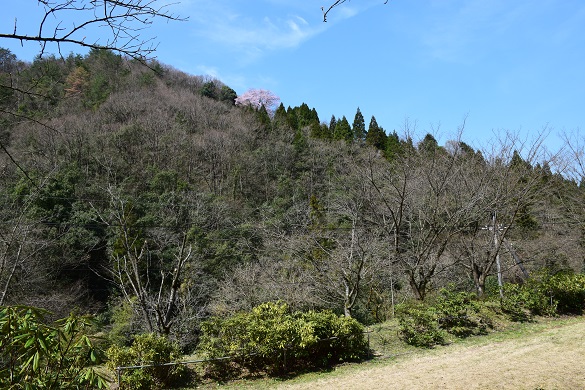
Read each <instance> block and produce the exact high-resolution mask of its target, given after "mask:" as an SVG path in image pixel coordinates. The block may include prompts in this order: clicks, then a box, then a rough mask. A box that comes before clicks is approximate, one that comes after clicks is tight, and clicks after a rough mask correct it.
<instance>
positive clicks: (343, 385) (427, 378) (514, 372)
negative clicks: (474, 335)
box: [279, 318, 585, 390]
mask: <svg viewBox="0 0 585 390" xmlns="http://www.w3.org/2000/svg"><path fill="white" fill-rule="evenodd" d="M548 325H549V326H546V327H542V328H540V330H538V331H532V332H529V333H526V334H522V335H521V336H520V337H517V338H506V337H504V338H502V339H500V340H498V339H496V341H493V340H492V341H490V342H489V343H482V342H476V343H462V344H454V345H451V346H447V347H440V348H438V349H436V350H433V351H429V352H426V353H423V354H414V355H409V356H403V357H399V358H397V359H396V360H394V361H392V362H388V363H387V364H386V363H384V364H373V365H366V366H362V367H359V366H352V367H349V368H342V369H341V370H338V372H336V373H335V374H334V375H325V376H324V377H322V378H318V379H315V380H310V379H309V380H307V379H308V378H305V379H301V380H300V381H298V382H297V381H296V380H295V381H293V382H289V383H286V384H281V386H279V388H283V389H319V390H326V389H368V390H374V389H531V390H534V389H585V319H584V318H581V319H580V320H575V321H568V322H565V321H560V322H558V323H555V322H552V323H550V324H548Z"/></svg>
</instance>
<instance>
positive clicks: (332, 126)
mask: <svg viewBox="0 0 585 390" xmlns="http://www.w3.org/2000/svg"><path fill="white" fill-rule="evenodd" d="M335 126H337V118H335V115H331V119H330V120H329V134H330V136H331V138H333V134H334V133H335Z"/></svg>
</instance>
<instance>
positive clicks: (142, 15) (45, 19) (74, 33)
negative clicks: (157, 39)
mask: <svg viewBox="0 0 585 390" xmlns="http://www.w3.org/2000/svg"><path fill="white" fill-rule="evenodd" d="M38 5H39V6H40V7H42V8H43V12H42V13H41V17H40V20H38V22H37V23H36V27H37V28H36V30H35V31H30V32H29V31H20V25H19V23H18V20H16V19H15V20H14V25H13V26H11V27H10V30H7V31H3V32H0V39H12V40H17V41H20V42H25V41H32V42H38V43H39V44H40V55H41V56H42V55H43V54H44V53H45V51H46V50H47V46H48V45H49V44H55V45H56V46H57V50H58V52H59V54H61V46H62V45H63V44H73V45H77V46H82V47H87V48H90V49H107V50H112V51H115V52H118V53H120V54H122V55H126V56H129V57H132V58H137V59H144V58H148V57H149V56H151V55H152V54H153V53H154V51H155V50H156V45H155V44H154V43H153V39H152V38H143V37H142V35H141V34H142V31H143V30H144V29H145V28H147V27H148V26H149V25H150V24H152V23H153V21H154V20H155V19H166V20H184V19H182V18H181V17H179V16H177V15H174V14H172V13H170V12H169V11H168V8H169V6H170V5H171V4H169V3H167V2H161V1H159V0H93V1H86V0H38ZM69 19H73V20H75V22H72V21H70V20H69ZM7 27H8V26H7ZM94 31H97V32H98V33H96V34H95V35H96V37H95V38H91V37H88V33H89V34H90V36H91V35H93V32H94Z"/></svg>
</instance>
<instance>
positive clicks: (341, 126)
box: [333, 115, 353, 142]
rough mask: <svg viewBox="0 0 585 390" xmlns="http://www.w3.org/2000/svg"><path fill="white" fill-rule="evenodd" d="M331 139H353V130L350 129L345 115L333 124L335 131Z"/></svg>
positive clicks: (348, 140) (349, 140)
mask: <svg viewBox="0 0 585 390" xmlns="http://www.w3.org/2000/svg"><path fill="white" fill-rule="evenodd" d="M333 139H335V140H345V141H347V142H351V141H353V131H351V126H350V125H349V122H348V121H347V118H346V117H345V115H344V116H343V117H342V118H341V119H340V120H339V121H337V124H336V125H335V131H334V133H333Z"/></svg>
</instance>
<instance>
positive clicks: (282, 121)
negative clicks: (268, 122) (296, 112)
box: [272, 103, 288, 129]
mask: <svg viewBox="0 0 585 390" xmlns="http://www.w3.org/2000/svg"><path fill="white" fill-rule="evenodd" d="M272 124H273V128H274V129H282V128H285V127H287V126H288V122H287V114H286V108H284V104H282V103H280V106H278V108H277V109H276V111H274V117H273V119H272Z"/></svg>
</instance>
